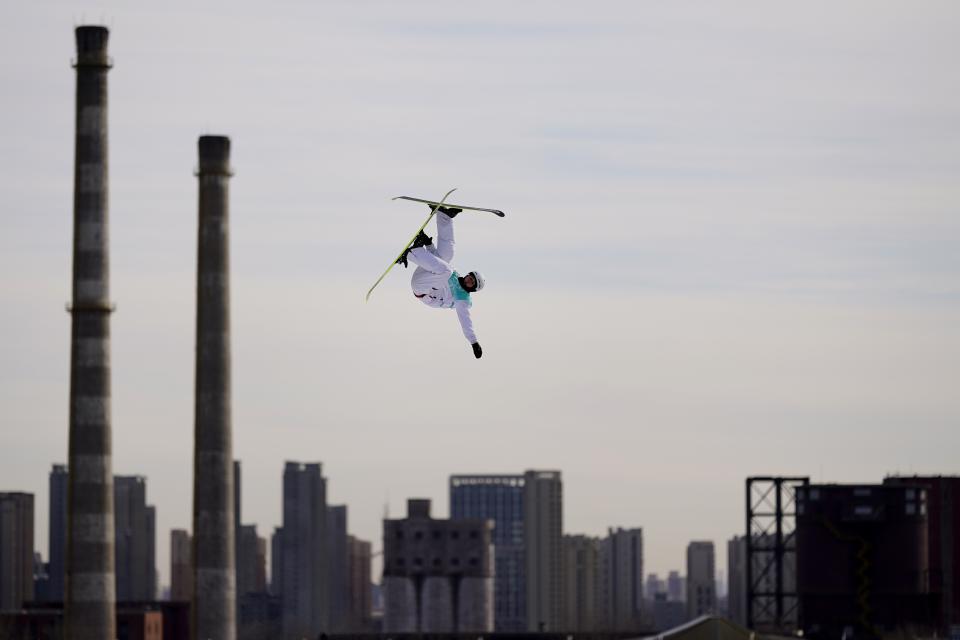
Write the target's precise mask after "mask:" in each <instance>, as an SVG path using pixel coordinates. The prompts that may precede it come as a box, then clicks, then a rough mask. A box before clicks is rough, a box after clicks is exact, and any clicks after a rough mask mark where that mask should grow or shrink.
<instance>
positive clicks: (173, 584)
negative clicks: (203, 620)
mask: <svg viewBox="0 0 960 640" xmlns="http://www.w3.org/2000/svg"><path fill="white" fill-rule="evenodd" d="M192 544H193V539H192V537H191V536H190V533H189V532H188V531H184V530H183V529H173V530H171V531H170V599H171V600H173V601H176V602H190V598H192V597H193V566H192V564H191V561H190V558H191V555H192V553H193V552H192V550H191V546H192Z"/></svg>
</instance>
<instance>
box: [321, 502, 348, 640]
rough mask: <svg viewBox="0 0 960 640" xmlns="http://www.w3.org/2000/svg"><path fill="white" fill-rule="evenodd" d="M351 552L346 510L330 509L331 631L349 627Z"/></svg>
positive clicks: (328, 522) (337, 631)
mask: <svg viewBox="0 0 960 640" xmlns="http://www.w3.org/2000/svg"><path fill="white" fill-rule="evenodd" d="M349 562H350V558H349V551H348V549H347V506H346V505H343V504H338V505H331V506H329V507H327V567H328V569H327V571H328V574H327V575H328V584H327V591H328V594H329V598H330V629H331V631H333V632H334V633H341V632H343V631H346V630H347V628H348V624H349V618H350V616H349V595H350V594H349V587H348V586H347V572H348V571H349Z"/></svg>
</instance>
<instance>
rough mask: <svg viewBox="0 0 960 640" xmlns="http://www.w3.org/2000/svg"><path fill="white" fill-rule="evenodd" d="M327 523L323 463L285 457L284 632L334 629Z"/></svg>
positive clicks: (291, 634) (295, 633) (294, 634)
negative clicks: (301, 461) (300, 461)
mask: <svg viewBox="0 0 960 640" xmlns="http://www.w3.org/2000/svg"><path fill="white" fill-rule="evenodd" d="M326 523H327V481H326V479H325V478H324V477H323V475H322V473H321V465H320V463H311V464H301V463H299V462H287V463H286V466H285V467H284V471H283V529H282V534H281V545H280V546H281V556H282V558H281V560H282V562H283V567H282V569H281V573H282V576H281V577H282V580H283V583H282V586H281V598H282V605H281V606H282V620H283V637H284V638H287V639H299V638H302V637H311V638H312V637H316V636H317V635H319V634H320V633H326V632H329V630H330V627H329V625H330V618H329V606H330V603H329V592H328V586H327V584H328V571H329V569H328V567H327V528H326Z"/></svg>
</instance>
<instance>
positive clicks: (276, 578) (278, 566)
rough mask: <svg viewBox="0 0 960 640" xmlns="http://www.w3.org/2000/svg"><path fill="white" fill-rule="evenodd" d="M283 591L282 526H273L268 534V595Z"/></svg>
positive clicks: (275, 594) (278, 593)
mask: <svg viewBox="0 0 960 640" xmlns="http://www.w3.org/2000/svg"><path fill="white" fill-rule="evenodd" d="M282 591H283V527H274V528H273V535H271V536H270V595H273V596H279V595H280V593H281V592H282Z"/></svg>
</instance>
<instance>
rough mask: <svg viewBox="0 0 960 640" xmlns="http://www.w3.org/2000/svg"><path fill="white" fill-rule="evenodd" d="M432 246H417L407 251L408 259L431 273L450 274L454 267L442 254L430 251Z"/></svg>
mask: <svg viewBox="0 0 960 640" xmlns="http://www.w3.org/2000/svg"><path fill="white" fill-rule="evenodd" d="M429 249H430V247H417V248H416V249H411V250H410V252H409V253H407V259H408V260H409V261H410V262H412V263H413V264H415V265H417V266H418V267H421V268H423V269H425V270H427V271H429V272H431V273H436V274H450V273H453V268H452V267H451V266H450V265H449V264H447V262H446V261H445V260H443V259H442V258H440V256H437V255H434V254H433V253H432V252H430V251H429Z"/></svg>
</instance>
